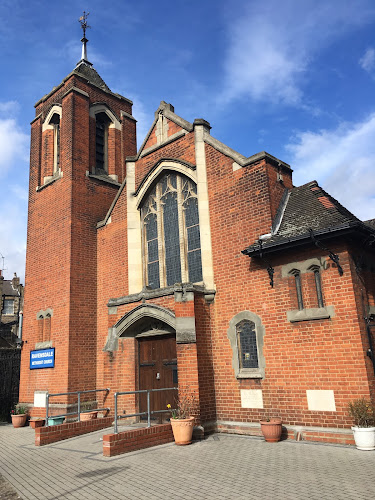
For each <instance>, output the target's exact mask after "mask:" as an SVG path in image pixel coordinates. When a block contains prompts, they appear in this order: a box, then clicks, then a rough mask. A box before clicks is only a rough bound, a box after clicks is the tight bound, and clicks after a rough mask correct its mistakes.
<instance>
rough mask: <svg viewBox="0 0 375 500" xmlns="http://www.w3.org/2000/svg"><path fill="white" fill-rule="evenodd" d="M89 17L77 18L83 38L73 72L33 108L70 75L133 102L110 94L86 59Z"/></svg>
mask: <svg viewBox="0 0 375 500" xmlns="http://www.w3.org/2000/svg"><path fill="white" fill-rule="evenodd" d="M88 15H89V12H87V13H86V12H85V11H84V12H83V16H81V17H80V18H79V20H78V21H79V22H80V23H81V27H82V30H83V37H82V38H81V42H82V57H81V59H80V61H78V63H77V65H76V67H75V68H74V70H73V71H72V72H71V73H69V75H68V76H66V77H65V78H64V80H63V81H62V82H61V83H60V84H59V85H57V86H56V87H54V88H53V89H52V90H51V92H49V93H48V94H46V95H44V96H43V97H42V98H41V99H39V101H37V102H36V103H35V105H34V106H35V107H37V106H38V105H39V104H40V103H41V102H43V101H46V100H47V99H48V98H49V97H50V96H51V95H52V94H53V93H54V92H56V91H57V90H58V89H59V88H60V87H62V86H63V85H64V84H65V82H66V81H67V80H68V79H69V78H70V77H71V76H72V75H77V76H80V77H81V78H84V79H85V80H86V81H87V82H88V83H90V84H91V85H95V87H98V88H99V89H101V90H103V91H104V92H108V93H110V94H112V95H113V96H115V97H117V98H119V99H121V100H124V101H127V102H129V103H130V104H133V102H132V101H131V100H130V99H128V98H126V97H124V96H122V95H120V94H117V93H115V92H112V91H111V89H110V88H109V87H108V85H107V84H106V83H105V81H104V80H103V78H102V77H101V76H100V75H99V73H98V72H97V71H96V70H95V69H94V67H93V64H92V63H91V62H90V61H89V60H88V57H87V42H88V39H87V38H86V30H87V29H88V28H90V26H89V25H88V24H87V16H88Z"/></svg>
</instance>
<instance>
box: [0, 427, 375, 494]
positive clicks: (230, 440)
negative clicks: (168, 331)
mask: <svg viewBox="0 0 375 500" xmlns="http://www.w3.org/2000/svg"><path fill="white" fill-rule="evenodd" d="M109 432H110V431H109V430H108V429H104V430H101V431H97V432H94V433H91V434H86V435H84V436H79V437H76V438H72V439H68V440H65V441H61V442H59V443H54V444H51V445H47V446H43V447H35V446H34V431H33V429H30V428H29V427H24V428H21V429H14V428H13V427H12V426H11V425H1V426H0V474H1V475H2V476H3V477H4V478H5V480H6V481H7V482H8V483H9V484H10V485H11V486H10V487H11V488H14V490H11V491H10V493H9V494H14V491H16V493H17V494H18V496H20V497H21V498H22V499H23V500H35V499H36V500H60V499H61V500H65V499H67V500H70V499H72V500H73V499H80V500H82V499H98V500H99V499H100V500H103V499H107V498H108V499H119V500H120V499H121V500H124V499H148V498H153V499H168V498H173V499H174V500H175V499H183V500H190V499H194V500H196V499H200V498H202V499H215V500H218V499H236V500H241V499H246V500H249V499H259V498H261V499H266V500H267V499H272V500H286V499H298V500H305V499H306V500H324V499H334V500H341V499H342V500H344V499H345V500H370V499H371V500H373V499H374V498H375V481H374V479H375V473H374V471H375V452H374V451H367V452H365V451H358V450H356V449H355V448H353V447H349V446H338V445H337V446H335V445H324V444H313V443H306V442H298V443H297V442H295V441H283V442H280V443H266V442H264V441H263V439H261V438H257V437H250V436H237V435H228V434H214V435H212V436H210V437H209V438H207V439H206V440H204V441H200V442H196V443H193V444H192V445H190V446H176V445H174V443H168V444H165V445H162V446H158V447H154V448H148V449H146V450H141V451H137V452H132V453H128V454H125V455H120V456H117V457H111V458H106V457H103V455H102V440H101V439H102V436H103V434H108V433H109ZM0 493H1V489H0ZM0 498H1V497H0ZM3 498H4V499H5V498H7V497H3ZM13 498H17V496H16V497H11V496H9V499H12V500H13Z"/></svg>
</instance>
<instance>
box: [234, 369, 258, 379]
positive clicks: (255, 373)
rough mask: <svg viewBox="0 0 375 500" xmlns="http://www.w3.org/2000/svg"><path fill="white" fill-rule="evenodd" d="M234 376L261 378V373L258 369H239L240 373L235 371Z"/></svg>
mask: <svg viewBox="0 0 375 500" xmlns="http://www.w3.org/2000/svg"><path fill="white" fill-rule="evenodd" d="M236 378H240V379H243V378H263V375H262V374H261V373H260V372H259V370H256V371H255V370H254V371H250V370H241V371H240V373H237V375H236Z"/></svg>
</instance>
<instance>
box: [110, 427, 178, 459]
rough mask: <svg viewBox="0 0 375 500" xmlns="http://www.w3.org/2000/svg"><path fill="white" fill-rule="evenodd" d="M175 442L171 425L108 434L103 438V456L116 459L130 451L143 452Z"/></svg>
mask: <svg viewBox="0 0 375 500" xmlns="http://www.w3.org/2000/svg"><path fill="white" fill-rule="evenodd" d="M172 441H173V434H172V427H171V424H162V425H155V426H154V427H147V428H145V429H136V430H132V431H124V432H119V433H118V434H106V435H105V436H103V455H104V456H105V457H114V456H115V455H120V454H121V453H128V452H129V451H136V450H142V449H144V448H150V447H151V446H158V445H160V444H165V443H170V442H172Z"/></svg>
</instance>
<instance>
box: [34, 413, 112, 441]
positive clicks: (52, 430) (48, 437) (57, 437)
mask: <svg viewBox="0 0 375 500" xmlns="http://www.w3.org/2000/svg"><path fill="white" fill-rule="evenodd" d="M112 422H113V418H112V417H104V418H96V419H94V420H87V421H84V422H73V423H66V424H61V425H51V426H48V427H37V428H36V429H35V446H43V445H45V444H51V443H56V442H57V441H63V440H64V439H69V438H72V437H76V436H82V435H83V434H88V433H90V432H95V431H99V430H100V429H105V428H106V427H111V425H112Z"/></svg>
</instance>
